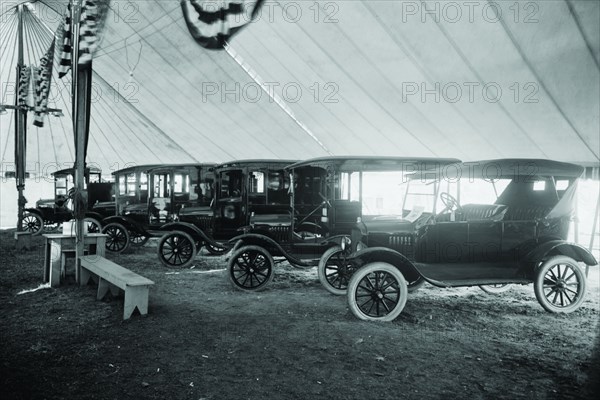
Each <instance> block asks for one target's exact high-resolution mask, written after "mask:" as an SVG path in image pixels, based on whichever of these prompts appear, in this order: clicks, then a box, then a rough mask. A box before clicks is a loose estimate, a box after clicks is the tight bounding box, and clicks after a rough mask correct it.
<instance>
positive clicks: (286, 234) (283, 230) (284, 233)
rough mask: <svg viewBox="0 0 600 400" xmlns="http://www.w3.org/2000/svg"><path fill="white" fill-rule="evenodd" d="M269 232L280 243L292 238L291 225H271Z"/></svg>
mask: <svg viewBox="0 0 600 400" xmlns="http://www.w3.org/2000/svg"><path fill="white" fill-rule="evenodd" d="M269 232H270V233H271V235H272V236H273V239H275V240H276V241H277V242H278V243H285V242H288V241H289V238H290V227H289V226H271V227H269Z"/></svg>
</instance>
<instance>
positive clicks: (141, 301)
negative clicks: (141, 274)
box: [123, 286, 149, 319]
mask: <svg viewBox="0 0 600 400" xmlns="http://www.w3.org/2000/svg"><path fill="white" fill-rule="evenodd" d="M148 292H149V289H148V286H127V289H125V306H124V309H123V319H129V317H131V314H133V311H134V310H135V308H136V307H137V309H138V310H139V312H140V314H141V315H146V314H148Z"/></svg>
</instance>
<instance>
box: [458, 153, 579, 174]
mask: <svg viewBox="0 0 600 400" xmlns="http://www.w3.org/2000/svg"><path fill="white" fill-rule="evenodd" d="M584 171H585V168H583V167H582V166H580V165H575V164H570V163H565V162H560V161H552V160H545V159H535V158H505V159H498V160H483V161H470V162H465V163H463V164H462V166H461V173H462V176H461V178H462V179H464V178H466V177H468V178H471V179H472V178H483V179H501V178H504V179H514V178H518V177H521V178H532V179H533V178H535V177H542V176H559V177H565V178H567V177H568V178H579V177H580V176H581V175H582V174H583V172H584Z"/></svg>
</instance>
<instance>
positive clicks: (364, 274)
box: [347, 262, 408, 321]
mask: <svg viewBox="0 0 600 400" xmlns="http://www.w3.org/2000/svg"><path fill="white" fill-rule="evenodd" d="M347 296H348V305H349V307H350V310H351V311H352V313H353V314H354V315H355V316H356V317H357V318H359V319H362V320H365V321H392V320H393V319H395V318H396V317H397V316H398V315H400V313H401V312H402V310H403V309H404V306H405V305H406V299H407V298H408V289H407V285H406V280H405V279H404V276H403V275H402V273H401V272H400V271H399V270H398V269H397V268H396V267H394V266H393V265H391V264H388V263H384V262H374V263H370V264H367V265H365V266H364V267H362V268H360V269H358V270H357V271H356V272H355V273H354V274H353V275H352V278H350V282H349V283H348V293H347Z"/></svg>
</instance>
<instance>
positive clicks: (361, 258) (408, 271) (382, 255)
mask: <svg viewBox="0 0 600 400" xmlns="http://www.w3.org/2000/svg"><path fill="white" fill-rule="evenodd" d="M352 260H356V261H357V263H358V265H360V266H363V265H366V264H369V263H372V262H385V263H388V264H392V265H393V266H395V267H396V268H398V269H399V270H400V272H402V275H404V278H406V280H407V281H408V282H413V281H416V280H417V279H418V278H419V277H423V279H425V280H426V281H428V282H430V283H432V284H434V285H438V282H435V283H434V282H432V281H430V280H429V279H427V277H425V276H423V274H421V272H420V271H419V270H418V269H417V267H416V266H415V265H414V264H413V263H412V261H410V260H409V259H408V258H406V257H405V256H404V255H402V254H400V253H398V252H397V251H395V250H392V249H389V248H387V247H368V248H365V249H362V250H360V251H357V252H356V253H354V254H353V255H352V257H351V258H350V261H352Z"/></svg>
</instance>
